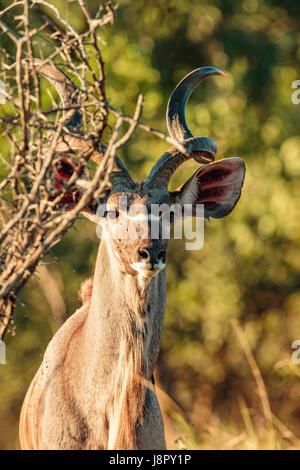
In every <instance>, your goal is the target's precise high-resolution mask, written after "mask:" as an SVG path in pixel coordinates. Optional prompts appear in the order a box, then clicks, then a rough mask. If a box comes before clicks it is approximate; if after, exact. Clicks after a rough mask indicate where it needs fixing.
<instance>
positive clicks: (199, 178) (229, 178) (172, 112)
mask: <svg viewBox="0 0 300 470" xmlns="http://www.w3.org/2000/svg"><path fill="white" fill-rule="evenodd" d="M37 64H39V62H37ZM39 72H40V73H41V74H42V75H43V76H44V77H46V78H47V79H48V80H49V81H50V82H51V83H52V85H54V86H55V87H56V88H57V90H58V92H59V94H60V96H61V98H62V102H63V106H67V105H68V103H69V102H72V96H74V95H76V87H75V85H74V84H73V83H72V81H71V80H69V79H68V77H66V76H65V75H64V74H63V73H62V72H61V71H60V70H59V69H57V68H56V67H54V66H53V65H50V64H47V65H44V66H43V65H41V67H40V69H39ZM212 75H224V74H223V73H222V72H220V71H219V70H218V69H216V68H212V67H204V68H200V69H197V70H194V71H193V72H191V73H190V74H189V75H187V76H186V77H185V78H184V79H183V80H182V81H181V82H180V83H179V84H178V86H177V87H176V88H175V90H174V91H173V93H172V95H171V98H170V100H169V104H168V109H167V125H168V129H169V133H170V135H171V137H172V138H173V139H175V140H176V141H178V142H180V143H181V144H182V145H183V146H184V148H185V149H186V150H187V152H188V155H189V156H187V155H185V154H184V153H181V152H180V150H178V148H177V147H176V146H174V147H171V148H170V149H169V150H168V151H167V152H165V153H164V154H163V155H162V156H161V157H160V158H159V159H158V161H157V162H156V163H155V164H154V166H153V168H152V170H151V172H150V174H149V176H148V178H147V179H146V181H144V182H143V183H136V182H135V181H134V180H133V179H132V178H131V176H130V174H129V172H128V170H127V169H126V167H125V165H124V163H122V162H121V160H120V159H119V158H118V157H116V159H115V168H114V171H113V172H112V174H111V177H110V179H111V188H110V189H109V190H108V191H107V194H106V196H105V198H104V200H102V201H99V202H101V203H102V204H103V203H104V204H105V207H106V210H105V211H104V212H103V213H102V214H100V216H99V214H98V218H97V221H98V219H99V220H100V223H101V226H102V230H103V231H104V232H105V233H106V234H107V235H108V236H106V237H103V239H102V240H101V242H100V246H99V250H98V256H97V261H96V268H95V273H94V276H93V279H89V280H87V281H85V282H84V283H83V285H82V288H81V299H82V306H81V308H79V310H77V311H76V312H75V313H74V314H73V315H72V316H70V318H69V319H68V320H67V321H66V322H65V323H64V325H63V326H62V327H61V328H60V329H59V331H58V332H57V333H56V334H55V336H54V337H53V339H52V340H51V342H50V343H49V345H48V347H47V350H46V352H45V355H44V359H43V362H42V364H41V366H40V368H39V369H38V371H37V373H36V375H35V377H34V379H33V381H32V383H31V385H30V387H29V390H28V391H27V394H26V397H25V400H24V403H23V407H22V411H21V417H20V441H21V447H22V449H119V450H120V449H165V447H166V444H165V437H164V426H163V420H162V415H161V411H160V407H159V404H158V401H157V398H156V395H155V390H154V386H153V379H152V377H153V369H154V366H155V364H156V361H157V356H158V352H159V347H160V339H161V332H162V326H163V317H164V310H165V298H166V270H165V266H166V248H167V240H166V239H163V238H162V237H160V238H155V239H154V238H153V237H152V234H151V224H150V221H151V205H152V204H160V205H161V204H167V205H168V206H171V205H172V204H173V203H177V204H181V205H184V204H191V205H192V208H193V210H194V209H195V207H196V205H197V204H203V205H204V217H205V218H210V217H213V218H221V217H224V216H226V215H228V214H229V213H230V212H231V211H232V209H233V208H234V206H235V205H236V203H237V201H238V199H239V197H240V194H241V188H242V185H243V180H244V175H245V166H244V163H243V161H242V160H241V159H240V158H227V159H224V160H220V161H218V162H214V163H213V160H214V156H215V153H216V150H217V146H216V144H215V143H214V142H213V141H212V140H211V139H209V138H206V137H194V136H193V134H192V133H191V132H190V130H189V128H188V126H187V123H186V120H185V106H186V102H187V100H188V98H189V96H190V94H191V93H192V91H193V90H194V88H195V87H196V86H197V85H198V84H199V83H201V82H202V81H203V80H205V79H207V78H208V77H210V76H212ZM72 139H73V140H72ZM66 142H67V144H66ZM81 144H82V146H84V145H86V141H83V142H81V140H80V138H79V137H78V138H76V137H71V136H70V135H69V136H68V137H65V139H64V143H61V144H60V145H61V147H60V150H63V148H64V145H67V147H69V148H73V149H76V148H77V149H78V150H80V148H81ZM189 158H194V159H195V160H196V161H197V162H199V163H202V164H204V166H202V167H200V168H199V169H198V170H197V171H196V172H195V174H194V175H193V176H192V177H191V178H190V179H189V180H188V181H187V182H186V183H185V184H184V185H183V186H182V187H180V188H178V189H177V190H176V191H172V192H170V191H168V183H169V180H170V178H171V176H172V175H173V173H174V172H175V170H176V169H177V168H178V167H179V165H181V164H182V163H184V162H185V161H187V160H188V159H189ZM64 164H65V165H68V163H67V161H65V162H64ZM62 173H63V172H62ZM67 173H68V172H67ZM60 176H62V178H63V177H64V176H63V174H60ZM120 196H126V197H127V203H128V206H127V207H124V206H122V205H120ZM71 200H72V197H71V198H69V199H68V198H66V200H65V205H66V206H67V205H68V201H71ZM133 204H140V205H142V206H143V207H146V208H147V213H148V214H149V216H147V227H148V231H147V232H145V233H144V234H142V236H140V237H139V238H134V239H131V238H130V236H129V235H128V234H127V236H125V237H123V238H122V239H119V238H117V237H115V236H114V233H115V231H116V227H120V225H121V224H125V223H126V222H127V221H128V209H130V207H131V206H132V205H133ZM192 212H193V211H192ZM194 214H195V212H194ZM86 215H89V217H90V218H93V217H94V215H95V214H94V209H93V208H86ZM145 217H146V216H145V214H144V213H143V214H142V213H140V214H139V213H137V214H136V215H135V217H132V218H131V222H132V223H133V224H140V222H141V220H142V219H143V218H145Z"/></svg>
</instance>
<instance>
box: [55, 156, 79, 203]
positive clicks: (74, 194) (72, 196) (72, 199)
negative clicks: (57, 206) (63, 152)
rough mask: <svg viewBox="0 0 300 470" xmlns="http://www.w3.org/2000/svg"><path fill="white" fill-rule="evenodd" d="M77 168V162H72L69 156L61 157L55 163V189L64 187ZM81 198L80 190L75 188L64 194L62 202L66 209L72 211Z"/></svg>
mask: <svg viewBox="0 0 300 470" xmlns="http://www.w3.org/2000/svg"><path fill="white" fill-rule="evenodd" d="M74 170H75V164H73V163H71V161H70V160H68V159H67V158H61V159H60V160H59V161H58V162H56V164H55V165H54V171H55V172H54V175H53V178H54V182H53V186H54V188H55V189H62V188H63V186H64V184H65V183H67V181H68V180H69V179H70V178H71V176H72V174H73V172H74ZM79 199H80V192H79V190H77V189H76V190H73V191H70V192H68V193H66V194H65V195H64V197H63V198H62V200H61V204H63V205H65V206H66V207H65V208H64V209H65V210H66V211H70V210H72V209H73V208H74V206H75V205H76V204H77V202H78V201H79Z"/></svg>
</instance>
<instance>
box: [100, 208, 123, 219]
mask: <svg viewBox="0 0 300 470" xmlns="http://www.w3.org/2000/svg"><path fill="white" fill-rule="evenodd" d="M119 215H120V213H119V211H117V210H116V209H115V210H114V209H111V210H107V211H105V212H104V217H106V218H107V219H110V220H114V219H117V218H118V217H119Z"/></svg>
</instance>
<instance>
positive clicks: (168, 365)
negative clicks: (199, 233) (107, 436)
mask: <svg viewBox="0 0 300 470" xmlns="http://www.w3.org/2000/svg"><path fill="white" fill-rule="evenodd" d="M53 3H55V4H56V5H57V6H58V7H59V8H60V11H61V13H62V14H66V8H67V7H66V6H65V2H63V1H62V0H56V1H55V2H53ZM86 4H87V5H88V7H89V8H90V9H91V10H92V9H94V8H96V6H95V5H94V2H92V1H91V0H90V1H87V2H86ZM69 12H70V16H71V19H72V21H74V23H75V24H76V27H77V28H79V29H80V28H84V19H83V18H82V17H80V16H78V12H77V10H76V9H75V7H74V6H73V3H70V4H69ZM299 21H300V4H299V3H297V2H294V1H286V2H278V1H276V0H243V1H242V2H231V1H228V0H201V1H196V0H179V1H176V2H175V1H164V0H160V1H158V0H150V1H147V2H141V1H135V2H131V1H129V0H123V1H122V0H121V2H120V7H119V10H118V15H117V18H116V21H115V25H114V27H107V28H106V29H105V31H104V33H103V35H102V36H101V38H99V41H101V44H102V51H103V56H104V59H105V62H106V74H107V95H108V97H109V99H110V102H111V104H112V105H113V106H117V107H118V108H122V109H123V110H124V112H125V113H132V112H133V110H134V106H135V102H136V98H137V95H138V93H142V94H143V95H144V98H145V105H144V112H143V117H142V120H143V122H145V123H147V124H148V125H150V126H152V127H155V128H158V129H161V130H163V131H166V124H165V120H164V116H165V109H166V106H167V101H168V97H169V94H170V92H171V91H172V89H173V87H174V86H175V85H176V83H177V82H178V81H179V80H180V79H181V78H182V77H183V76H184V75H185V74H186V73H188V72H189V71H191V70H193V69H195V68H197V67H200V66H206V65H211V66H215V67H218V68H220V69H221V70H224V71H225V72H226V74H227V77H226V78H220V77H218V78H216V79H211V80H210V81H209V82H206V83H204V84H203V85H202V86H201V87H200V88H199V89H198V90H196V91H195V92H194V94H193V96H192V98H191V100H190V102H189V104H188V111H187V120H188V122H189V124H190V128H191V130H192V131H193V133H194V134H195V135H206V136H209V137H211V138H213V139H214V140H215V141H216V142H217V143H218V146H219V151H218V158H224V157H230V156H241V157H242V158H243V159H244V160H245V162H246V167H247V172H246V180H245V186H244V190H243V193H242V197H241V200H240V202H239V203H238V205H237V207H236V208H235V210H234V211H233V213H232V214H230V215H229V216H228V217H227V218H225V219H224V220H213V221H212V222H210V223H207V224H206V226H205V244H204V248H203V249H202V250H201V251H199V252H197V251H186V250H185V249H184V241H180V240H172V241H171V242H170V243H169V248H168V299H167V308H166V317H165V327H164V332H163V338H162V347H161V354H160V358H159V366H158V375H159V377H160V383H161V384H162V388H164V390H166V391H167V393H168V394H169V395H170V396H171V397H172V398H173V400H175V401H176V402H177V403H178V404H179V405H180V407H181V408H182V409H184V410H185V413H186V419H187V421H188V422H189V423H191V424H192V425H194V426H196V427H197V430H198V433H199V435H200V436H201V433H204V431H205V434H203V436H204V437H205V438H207V441H205V440H204V444H203V441H201V442H202V443H201V447H202V448H204V447H207V448H211V447H212V444H211V442H210V441H209V436H210V435H211V434H209V433H208V434H207V429H208V427H209V426H214V425H215V426H216V424H215V423H216V422H217V425H218V426H219V427H220V428H222V436H223V435H224V439H225V440H226V439H228V440H229V439H230V438H232V437H234V436H235V435H237V433H239V432H242V431H244V430H245V422H246V423H247V428H248V429H246V433H247V432H248V433H250V434H251V436H250V438H251V439H250V440H251V442H253V440H254V437H253V436H254V433H256V432H257V434H258V436H259V435H260V433H261V428H262V427H263V424H262V422H261V415H262V411H261V408H260V403H259V400H258V399H257V395H256V388H255V382H254V380H253V377H252V374H251V370H250V368H249V366H248V363H247V361H246V359H245V357H244V355H243V351H242V350H241V348H240V345H239V343H238V341H237V339H236V337H235V335H234V333H233V331H232V327H231V324H230V320H231V319H233V318H236V319H238V320H239V321H240V323H241V325H242V326H243V328H244V330H245V332H246V334H247V337H248V341H249V343H250V346H251V348H252V350H253V352H254V355H255V357H256V360H257V363H258V366H259V368H260V370H261V373H262V376H263V378H264V380H265V383H266V388H267V391H268V395H269V400H270V404H271V408H272V410H273V412H274V413H275V414H276V415H277V416H278V417H279V418H280V420H281V421H282V422H284V423H285V424H286V425H287V426H288V427H289V428H290V429H291V430H292V431H293V432H294V433H295V434H296V435H298V436H300V426H299V413H300V405H299V396H300V385H299V376H297V375H296V373H295V370H294V369H293V368H292V367H291V364H292V363H291V360H290V357H291V353H292V350H291V343H292V341H294V340H295V339H299V338H300V293H299V274H300V244H299V242H300V224H299V220H300V206H299V196H300V189H299V188H300V186H299V174H300V137H299V128H300V105H298V106H297V105H294V104H292V101H291V94H292V91H293V90H292V88H291V84H292V82H293V81H294V80H296V79H300V67H299V60H300V36H299V31H298V27H297V26H298V24H299ZM0 41H1V39H0ZM109 132H110V131H109V129H107V133H109ZM107 135H108V134H107ZM165 149H166V145H165V144H164V143H163V142H162V141H160V140H159V139H156V138H155V137H154V136H151V135H147V134H145V133H144V132H143V131H141V130H138V131H137V132H136V133H135V135H134V138H133V139H132V140H131V141H130V142H129V144H128V145H127V147H126V149H125V150H123V151H122V153H121V156H122V158H123V159H124V161H125V162H126V164H127V165H128V167H129V169H130V171H131V172H132V175H133V177H135V178H137V179H140V180H142V179H143V178H145V177H146V175H147V173H148V172H149V170H150V168H151V166H152V164H153V163H154V161H155V160H156V159H157V158H158V157H159V156H160V155H161V154H162V153H163V152H164V150H165ZM194 168H195V164H193V163H189V164H187V165H186V168H185V169H183V168H181V169H180V170H179V171H178V174H177V173H176V175H175V176H174V179H173V182H172V185H171V187H172V188H174V187H176V186H179V185H180V184H182V182H183V181H184V180H185V178H187V177H188V176H189V175H190V174H191V173H192V171H193V170H194ZM97 246H98V239H97V237H96V234H95V227H94V226H92V225H91V223H90V222H88V221H85V220H78V223H77V224H76V227H75V228H74V229H71V230H70V232H69V233H68V234H67V235H66V236H65V237H64V239H63V241H62V242H61V243H60V244H59V245H58V246H56V247H55V249H54V250H53V251H54V254H55V257H56V258H54V257H53V256H52V255H49V257H48V258H47V262H48V263H50V264H49V265H48V267H49V269H50V272H51V273H52V275H53V277H54V278H55V279H57V282H58V284H59V286H60V289H61V291H62V295H63V298H64V300H65V302H66V308H67V312H68V314H72V313H73V312H74V310H75V309H76V308H77V307H78V306H79V305H80V303H79V300H78V299H77V295H76V294H75V292H76V291H78V289H79V286H80V282H81V281H82V280H83V279H84V278H85V277H87V276H90V275H92V273H93V266H94V262H95V257H96V252H97ZM17 320H18V321H17V330H16V332H17V334H16V336H14V337H10V338H7V343H8V344H7V351H8V354H7V362H8V363H7V365H6V366H0V380H1V390H0V417H1V421H0V448H14V447H15V446H17V445H18V444H17V437H16V436H17V421H18V414H19V410H20V406H21V402H22V400H23V397H24V394H25V391H26V388H27V386H28V384H29V382H30V381H31V379H32V377H33V374H34V372H35V370H36V369H37V367H38V364H39V362H40V360H41V356H42V353H43V351H44V349H45V347H46V345H47V343H48V341H49V340H50V338H51V337H52V335H53V333H54V330H55V327H56V326H55V323H54V321H53V319H52V317H51V310H50V307H49V305H48V303H47V301H46V298H45V296H44V293H43V291H42V290H41V287H40V283H39V281H38V273H37V275H36V276H35V278H34V279H32V281H30V282H29V283H28V285H26V287H25V288H24V290H23V292H22V296H21V298H20V302H19V305H18V308H17ZM298 371H299V369H298ZM238 397H243V400H245V401H241V400H240V401H239V400H238V399H237V398H238ZM241 403H243V406H242V409H243V412H242V413H241V408H240V404H241ZM216 417H217V418H216ZM216 420H217V421H216ZM233 423H234V427H233ZM225 428H226V432H227V434H226V437H225V432H223V430H224V429H225ZM259 429H260V430H259ZM250 431H251V432H250ZM230 433H231V434H230ZM207 436H208V437H207ZM199 442H200V441H199ZM215 442H218V445H221V444H220V442H219V441H215ZM237 442H238V441H237ZM171 445H172V446H173V448H176V444H171ZM289 445H290V442H289V441H288V440H287V441H283V442H281V443H280V444H278V445H277V447H278V446H280V447H283V448H286V447H289ZM238 446H239V444H237V447H238ZM255 446H256V444H255ZM258 446H259V444H258ZM246 447H247V446H246ZM250 447H251V446H250ZM252 448H253V446H252Z"/></svg>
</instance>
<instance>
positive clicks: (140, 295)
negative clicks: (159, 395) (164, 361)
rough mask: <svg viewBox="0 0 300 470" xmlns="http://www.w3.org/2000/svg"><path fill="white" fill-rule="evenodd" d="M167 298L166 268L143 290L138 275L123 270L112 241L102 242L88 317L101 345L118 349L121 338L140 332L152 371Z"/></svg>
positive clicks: (89, 323)
mask: <svg viewBox="0 0 300 470" xmlns="http://www.w3.org/2000/svg"><path fill="white" fill-rule="evenodd" d="M165 299H166V276H165V270H163V271H161V272H160V273H159V274H158V275H157V276H156V277H155V278H153V279H152V280H151V281H150V282H149V284H148V286H147V289H146V290H145V292H141V290H140V289H139V286H138V279H137V277H136V276H132V275H130V274H126V273H124V272H122V270H121V269H120V264H119V262H118V260H117V259H116V257H115V256H114V254H113V253H111V247H110V245H109V242H108V241H106V240H102V241H101V243H100V246H99V250H98V255H97V261H96V268H95V274H94V282H93V292H92V298H91V303H90V308H89V314H88V319H87V328H88V330H89V332H90V333H89V334H91V335H92V337H95V336H97V343H98V344H99V345H100V344H103V345H104V344H105V345H107V346H108V347H109V348H110V347H112V348H115V349H116V347H117V345H118V344H119V339H120V338H124V337H125V336H126V335H128V337H130V336H131V335H132V333H133V334H134V335H135V334H140V335H141V336H142V337H143V338H145V354H146V356H149V359H148V363H149V371H151V369H153V367H154V364H155V361H156V358H157V354H158V350H159V345H160V338H161V330H162V325H163V317H164V310H165ZM150 356H151V357H150Z"/></svg>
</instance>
